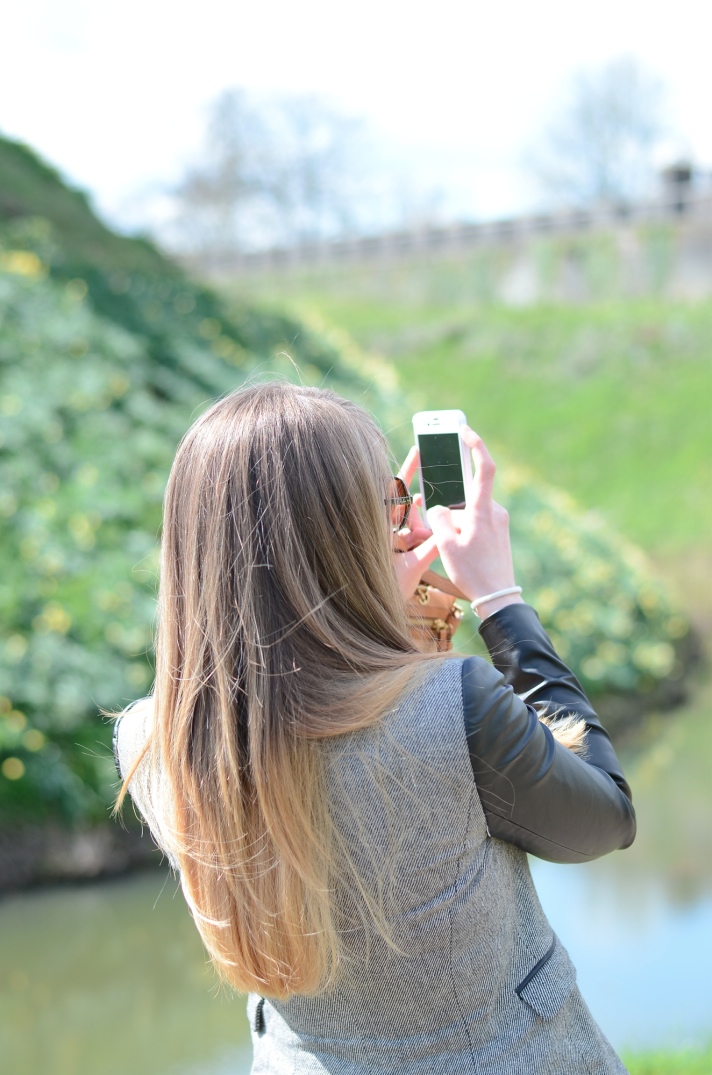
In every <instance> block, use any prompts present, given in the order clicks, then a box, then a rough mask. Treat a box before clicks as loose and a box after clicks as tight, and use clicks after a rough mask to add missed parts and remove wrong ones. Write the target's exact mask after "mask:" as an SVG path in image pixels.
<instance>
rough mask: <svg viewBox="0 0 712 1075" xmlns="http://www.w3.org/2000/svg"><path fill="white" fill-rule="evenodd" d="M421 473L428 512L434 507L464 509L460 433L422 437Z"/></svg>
mask: <svg viewBox="0 0 712 1075" xmlns="http://www.w3.org/2000/svg"><path fill="white" fill-rule="evenodd" d="M418 448H419V451H420V471H421V474H422V476H423V489H422V493H423V499H424V500H425V508H426V511H427V509H428V508H432V507H433V505H434V504H442V505H443V506H444V507H446V508H464V506H465V482H464V479H463V476H462V458H461V456H460V436H459V434H458V433H420V434H418Z"/></svg>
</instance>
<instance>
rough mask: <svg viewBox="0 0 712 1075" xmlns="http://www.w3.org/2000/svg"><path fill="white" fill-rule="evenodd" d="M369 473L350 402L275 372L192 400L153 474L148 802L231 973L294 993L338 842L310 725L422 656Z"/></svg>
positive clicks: (381, 502) (342, 866)
mask: <svg viewBox="0 0 712 1075" xmlns="http://www.w3.org/2000/svg"><path fill="white" fill-rule="evenodd" d="M389 472H390V468H389V466H388V455H387V450H386V444H385V441H384V438H383V436H382V434H381V433H380V432H379V430H378V428H377V427H376V425H375V424H374V422H373V420H372V419H371V418H370V417H369V416H368V415H367V414H366V413H365V412H364V411H362V410H361V409H360V408H358V407H356V406H355V405H354V404H352V403H349V402H347V401H346V400H343V399H340V398H339V397H337V396H335V395H334V394H333V393H331V392H325V391H321V390H318V389H310V388H300V387H295V386H292V385H289V384H282V383H270V384H260V385H255V386H252V387H248V388H244V389H242V390H240V391H239V392H236V393H234V394H233V395H231V396H228V397H227V398H225V399H223V400H221V401H220V402H218V403H217V404H215V406H213V407H211V408H210V409H209V410H208V411H207V412H206V413H205V414H203V415H202V416H201V417H200V418H199V419H198V421H197V422H195V424H194V425H193V427H192V428H191V429H190V430H189V432H188V433H187V434H186V436H185V438H184V440H183V441H182V443H181V445H180V447H179V449H178V452H177V455H176V459H175V463H174V466H173V469H172V471H171V476H170V479H169V483H168V488H167V491H166V500H165V515H164V530H163V542H162V546H163V547H162V566H161V587H160V600H159V626H158V636H157V646H156V687H155V723H154V729H153V735H152V738H151V743H150V770H151V774H152V776H151V781H150V784H151V787H152V789H153V792H152V794H153V795H154V796H155V797H157V798H158V799H160V801H159V802H154V804H153V812H154V814H155V815H156V816H162V817H164V818H166V817H167V818H168V821H167V824H166V826H165V829H164V831H163V836H164V841H163V842H164V843H165V844H166V847H167V850H169V852H170V853H171V855H172V857H173V858H174V859H175V860H176V861H177V863H178V865H179V867H180V870H181V880H182V883H183V888H184V891H185V893H186V897H187V899H188V902H189V904H190V905H191V907H192V909H193V912H194V915H195V918H196V922H197V924H198V928H199V929H200V931H201V933H202V935H203V940H204V941H205V943H206V946H207V947H208V950H209V951H210V954H211V956H212V957H213V960H214V962H215V964H216V966H217V967H218V969H219V970H220V971H221V973H223V975H224V976H225V977H227V978H228V979H229V980H230V981H231V982H232V983H233V984H234V985H236V986H237V987H238V988H242V989H257V990H260V991H261V992H263V993H266V994H268V995H273V996H286V995H288V994H289V993H290V992H292V991H294V990H298V991H301V992H305V991H309V990H312V989H315V988H317V987H318V986H319V984H320V983H322V982H324V980H325V977H326V976H328V974H329V971H330V969H331V970H333V969H334V967H335V964H336V962H337V960H338V948H339V943H338V934H337V932H336V929H335V926H334V922H333V918H332V904H331V891H330V890H331V888H332V887H333V881H334V877H336V876H340V877H342V878H344V877H347V876H348V874H349V862H348V849H344V848H339V849H338V850H336V847H337V843H338V834H336V833H335V832H334V831H333V828H332V825H331V821H330V816H329V807H328V802H327V801H326V798H325V796H324V794H323V788H322V785H323V781H322V762H323V758H322V744H321V743H320V740H323V739H326V738H329V737H332V736H337V735H343V734H345V733H348V732H352V731H354V730H356V729H359V728H364V727H366V726H368V725H370V724H373V723H374V722H376V721H377V720H378V719H379V718H380V716H381V715H382V713H383V712H384V710H385V709H387V708H388V706H389V705H391V704H392V702H393V701H394V700H395V699H396V698H397V697H398V695H399V694H400V693H401V691H402V690H403V688H404V686H405V685H406V683H407V682H408V681H409V680H410V679H411V678H412V676H413V672H414V670H415V664H416V662H422V656H421V655H420V654H419V653H418V651H417V649H416V647H415V645H414V644H413V642H412V640H411V637H410V634H409V630H408V623H407V618H406V608H405V603H404V601H403V598H402V596H401V594H400V591H399V589H398V585H397V583H396V579H395V574H394V571H393V564H392V552H391V533H390V529H391V521H390V517H389V511H388V508H387V507H386V503H385V501H386V498H387V496H388V492H389ZM351 880H352V881H353V882H354V884H355V885H358V881H357V879H356V878H354V877H353V876H352V878H351Z"/></svg>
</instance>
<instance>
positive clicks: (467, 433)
mask: <svg viewBox="0 0 712 1075" xmlns="http://www.w3.org/2000/svg"><path fill="white" fill-rule="evenodd" d="M462 439H463V440H464V442H465V444H466V445H467V447H468V448H469V449H470V450H471V452H472V460H473V462H474V465H475V477H474V483H473V497H472V502H473V504H480V503H481V502H482V501H483V500H490V499H491V498H492V490H493V488H494V475H495V470H496V467H495V465H494V460H493V459H492V456H491V455H490V454H489V452H488V451H487V448H486V446H485V442H484V441H483V440H482V437H480V436H478V434H477V433H475V432H474V430H472V429H470V428H469V426H464V427H463V430H462Z"/></svg>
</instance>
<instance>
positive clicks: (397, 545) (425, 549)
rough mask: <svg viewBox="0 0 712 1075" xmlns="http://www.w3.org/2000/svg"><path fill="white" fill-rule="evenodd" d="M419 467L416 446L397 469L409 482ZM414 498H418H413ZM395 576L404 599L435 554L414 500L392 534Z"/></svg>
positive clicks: (435, 546) (406, 481) (432, 543)
mask: <svg viewBox="0 0 712 1075" xmlns="http://www.w3.org/2000/svg"><path fill="white" fill-rule="evenodd" d="M417 469H418V449H417V448H411V449H410V451H409V452H408V455H407V456H406V460H405V462H404V464H403V466H402V467H401V469H400V470H399V472H398V477H399V478H402V479H403V481H404V482H405V484H406V485H410V483H411V481H412V480H413V477H414V475H415V472H416V470H417ZM416 499H417V498H416ZM393 549H394V553H395V555H394V557H393V559H394V561H395V571H396V577H397V579H398V585H399V587H400V591H401V593H402V594H403V596H404V597H405V598H406V600H407V599H408V598H410V597H412V596H413V594H414V593H415V591H416V588H417V586H418V583H419V582H420V580H421V578H422V576H423V572H424V571H427V569H428V568H429V567H430V565H431V564H432V562H433V560H434V559H435V558H436V557H437V555H438V548H437V544H436V542H435V538H434V537H433V532H432V530H430V529H429V527H427V526H425V525H424V524H423V521H422V519H421V518H420V512H419V511H418V507H417V504H416V503H414V504H413V507H412V508H411V509H410V516H409V519H408V527H407V529H405V530H399V531H398V532H397V533H396V534H394V535H393Z"/></svg>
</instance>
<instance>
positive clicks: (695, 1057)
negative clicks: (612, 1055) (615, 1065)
mask: <svg viewBox="0 0 712 1075" xmlns="http://www.w3.org/2000/svg"><path fill="white" fill-rule="evenodd" d="M623 1061H624V1063H625V1065H626V1067H627V1068H628V1070H629V1072H630V1075H712V1045H708V1046H707V1048H706V1049H702V1050H697V1049H689V1050H688V1049H686V1050H684V1051H680V1052H669V1051H666V1050H662V1051H660V1052H654V1053H638V1054H635V1053H630V1054H628V1053H624V1054H623Z"/></svg>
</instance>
